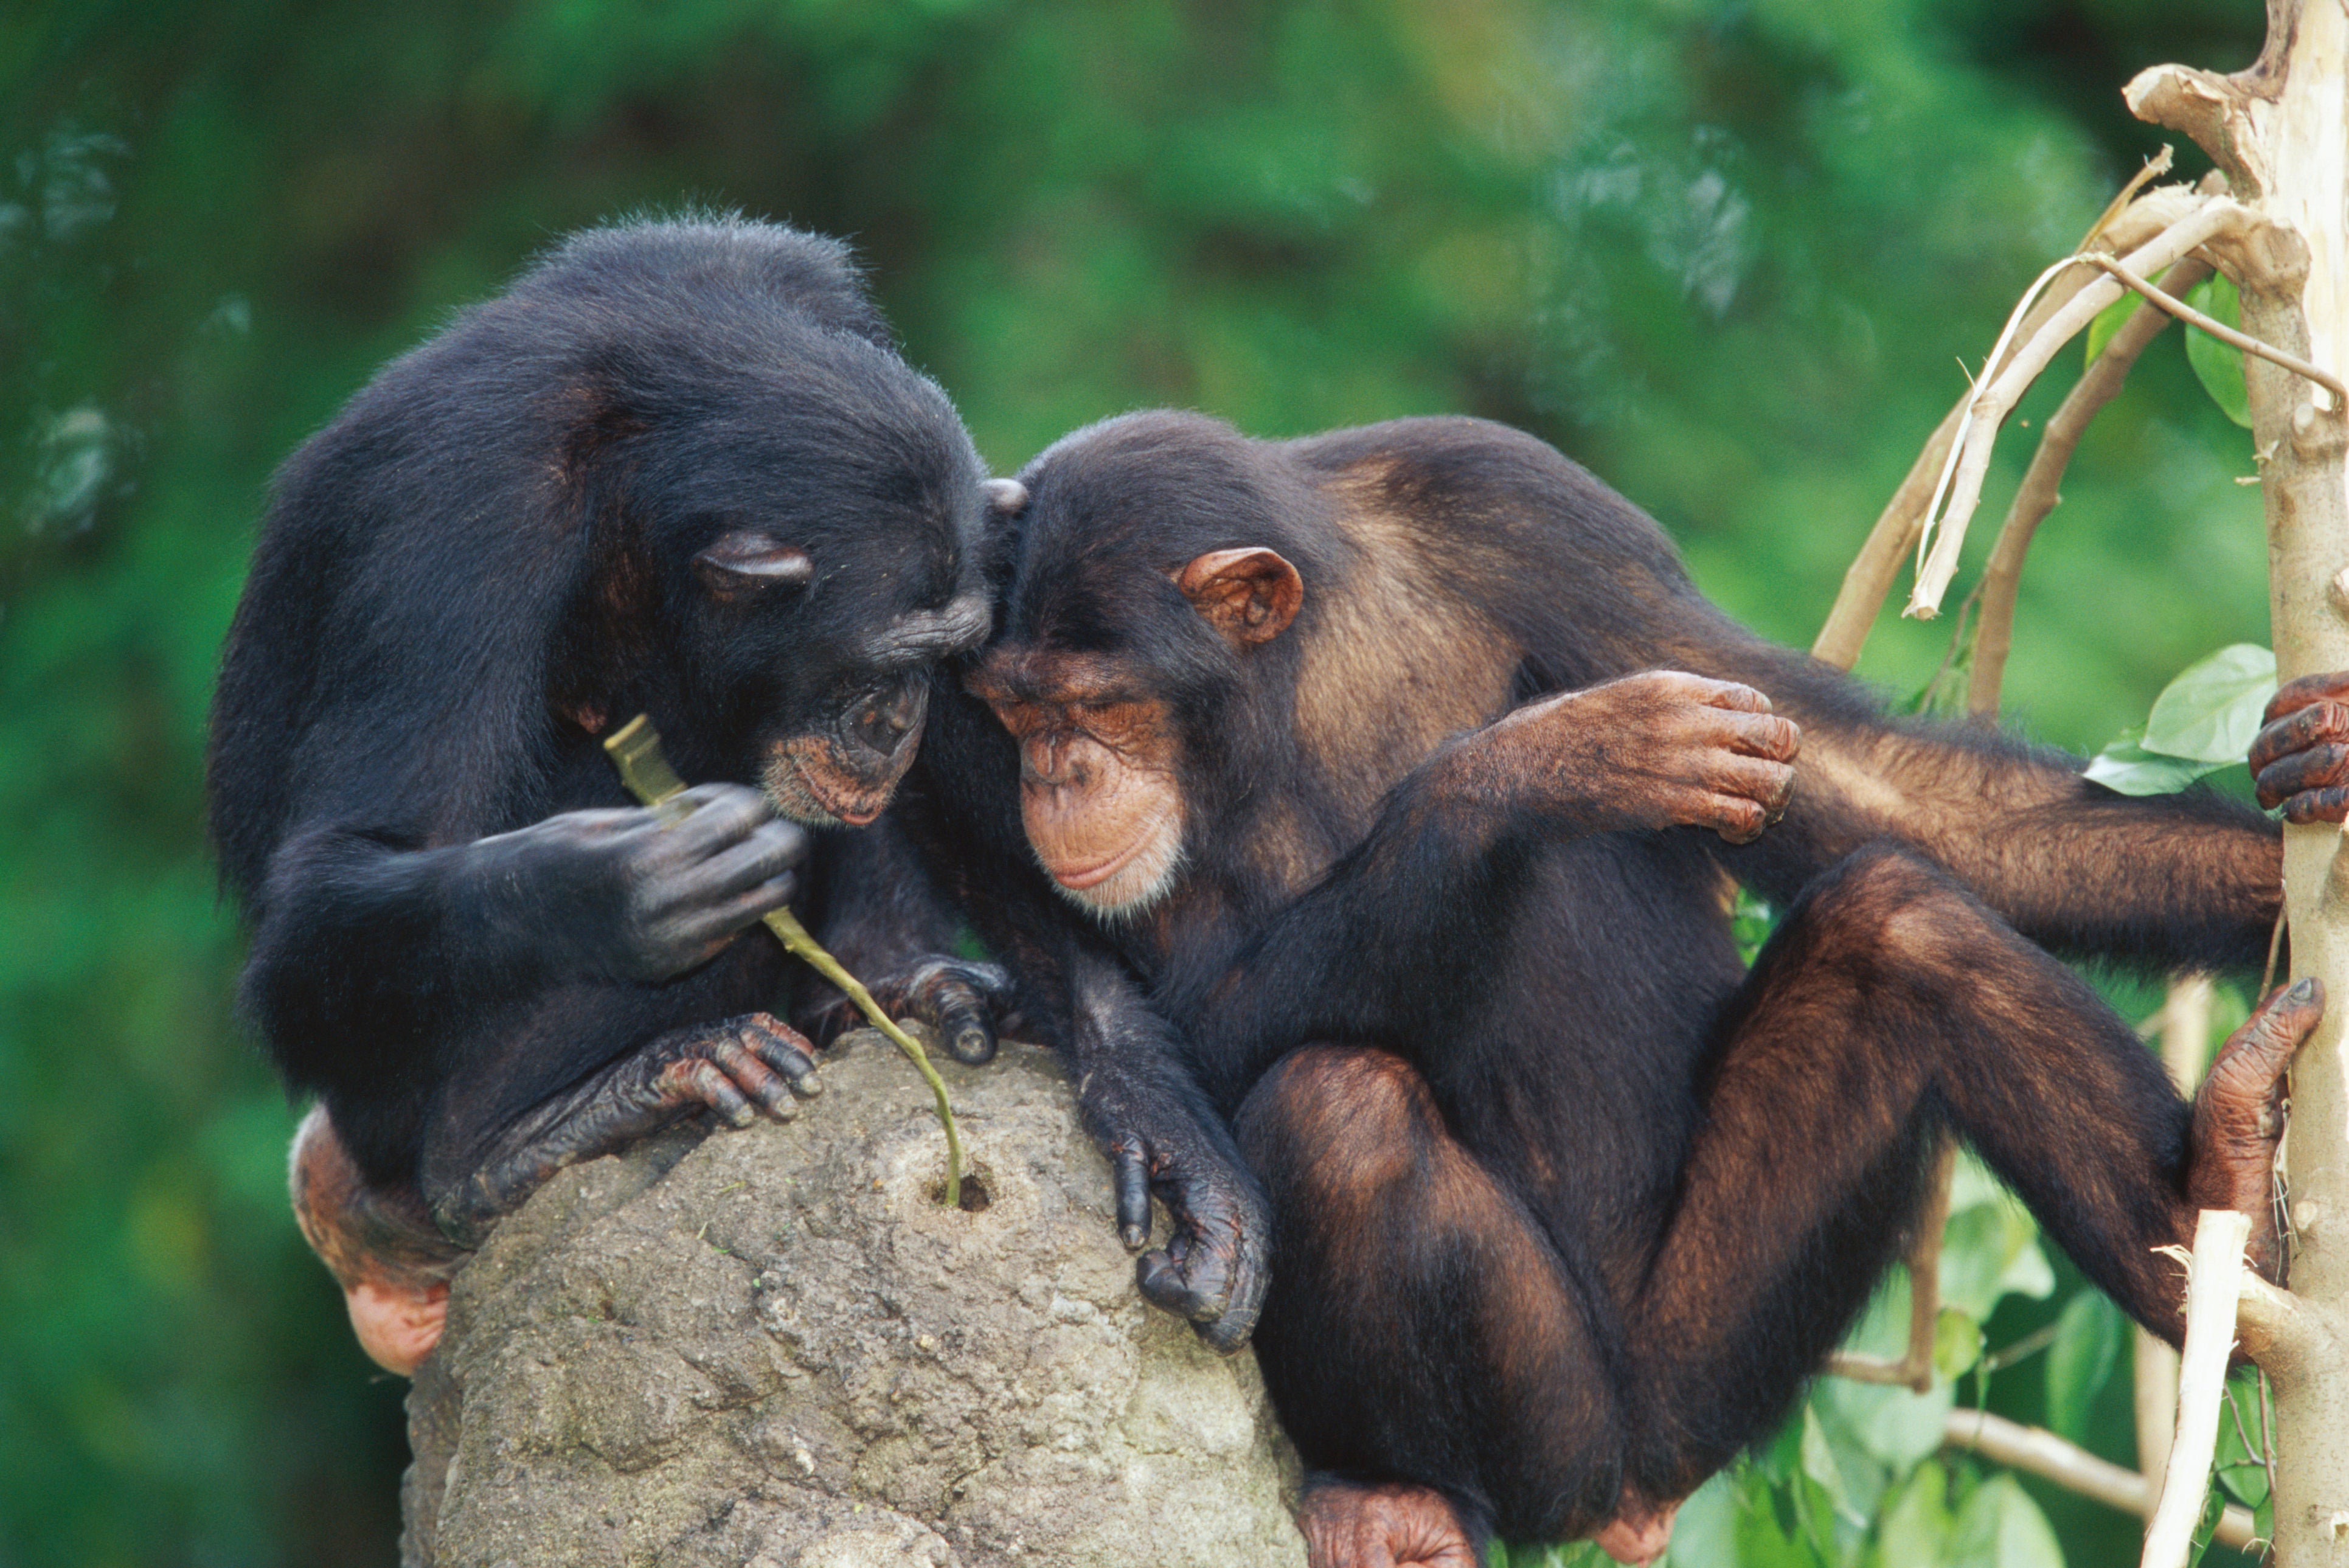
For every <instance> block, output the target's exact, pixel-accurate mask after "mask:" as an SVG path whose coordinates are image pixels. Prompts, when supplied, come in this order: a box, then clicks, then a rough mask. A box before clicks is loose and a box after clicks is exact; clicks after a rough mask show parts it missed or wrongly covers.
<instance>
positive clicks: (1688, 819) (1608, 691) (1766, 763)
mask: <svg viewBox="0 0 2349 1568" xmlns="http://www.w3.org/2000/svg"><path fill="white" fill-rule="evenodd" d="M1801 746H1802V734H1801V732H1800V731H1799V730H1797V729H1796V728H1795V726H1794V725H1793V724H1792V723H1791V722H1790V721H1788V720H1786V719H1784V718H1780V717H1777V716H1776V715H1775V714H1774V713H1772V712H1771V710H1770V699H1769V698H1768V697H1766V696H1763V695H1762V694H1761V693H1760V692H1758V691H1755V690H1754V688H1753V687H1752V686H1740V685H1738V684H1737V683H1736V682H1734V681H1719V680H1713V679H1710V678H1708V677H1707V676H1694V675H1688V674H1685V673H1683V672H1682V671H1678V670H1645V671H1642V672H1640V674H1638V675H1630V676H1622V677H1621V678H1619V679H1617V680H1611V681H1607V682H1604V683H1602V684H1601V685H1599V686H1590V687H1588V688H1586V689H1584V690H1582V691H1574V692H1568V693H1565V694H1564V695H1562V696H1554V697H1550V698H1547V700H1545V701H1541V702H1537V703H1531V704H1528V705H1527V706H1526V707H1521V708H1519V709H1517V710H1516V712H1514V713H1512V714H1510V715H1508V716H1507V717H1505V718H1502V719H1499V720H1497V721H1495V723H1494V724H1492V725H1490V726H1488V727H1486V728H1485V729H1484V730H1482V731H1480V732H1479V733H1478V734H1477V735H1475V736H1474V737H1472V738H1469V739H1468V740H1467V741H1466V742H1464V743H1463V745H1462V746H1461V748H1460V749H1459V751H1458V752H1457V753H1456V754H1455V757H1454V769H1456V771H1457V777H1458V778H1459V779H1460V780H1461V782H1462V784H1463V785H1464V787H1465V788H1466V789H1470V790H1472V791H1475V792H1479V793H1484V794H1486V795H1488V796H1489V798H1490V799H1493V800H1495V801H1496V802H1501V803H1505V804H1520V805H1521V804H1526V803H1534V804H1538V805H1541V806H1544V807H1546V808H1547V809H1548V810H1554V811H1556V812H1557V813H1558V814H1559V815H1561V816H1563V817H1565V818H1567V819H1568V820H1570V821H1571V822H1573V823H1574V824H1575V825H1576V826H1577V827H1578V828H1579V829H1581V830H1584V831H1589V832H1611V831H1616V830H1639V829H1649V828H1673V827H1694V828H1710V829H1712V830H1713V831H1714V832H1717V833H1719V834H1720V835H1721V836H1722V837H1723V839H1725V840H1727V841H1729V842H1731V843H1733V844H1746V843H1751V842H1753V841H1754V840H1755V839H1757V838H1760V837H1761V836H1762V832H1763V830H1764V829H1765V828H1767V827H1769V826H1770V824H1771V823H1773V822H1775V821H1776V820H1778V819H1779V818H1781V817H1783V816H1785V812H1786V806H1787V803H1788V802H1789V801H1791V800H1792V799H1794V794H1795V768H1794V762H1795V753H1796V752H1797V751H1798V750H1799V749H1800V748H1801Z"/></svg>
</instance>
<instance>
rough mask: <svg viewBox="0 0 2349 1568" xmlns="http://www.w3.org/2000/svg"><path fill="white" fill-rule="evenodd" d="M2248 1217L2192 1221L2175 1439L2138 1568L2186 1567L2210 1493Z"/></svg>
mask: <svg viewBox="0 0 2349 1568" xmlns="http://www.w3.org/2000/svg"><path fill="white" fill-rule="evenodd" d="M2250 1237H2251V1216H2250V1215H2248V1214H2241V1213H2238V1212H2235V1211H2234V1210H2232V1209H2205V1210H2203V1211H2202V1212H2201V1213H2200V1214H2199V1215H2198V1216H2196V1218H2195V1222H2194V1253H2193V1260H2192V1263H2191V1264H2190V1265H2189V1270H2188V1273H2187V1284H2186V1350H2185V1353H2184V1354H2183V1356H2182V1357H2180V1358H2179V1364H2178V1435H2177V1436H2176V1437H2175V1438H2174V1439H2171V1441H2170V1445H2169V1465H2168V1474H2167V1476H2166V1478H2165V1479H2164V1480H2163V1482H2162V1488H2161V1501H2159V1502H2158V1503H2157V1504H2155V1505H2154V1510H2153V1520H2152V1522H2151V1523H2150V1524H2148V1525H2147V1527H2146V1532H2145V1556H2144V1558H2143V1560H2142V1561H2143V1564H2144V1568H2186V1559H2187V1557H2188V1555H2189V1553H2191V1552H2192V1551H2193V1547H2194V1526H2195V1525H2196V1524H2197V1523H2198V1522H2199V1521H2200V1519H2201V1517H2202V1501H2203V1499H2204V1497H2206V1496H2207V1495H2208V1494H2209V1489H2210V1464H2211V1461H2212V1460H2215V1459H2216V1458H2217V1457H2218V1453H2219V1407H2220V1403H2221V1402H2222V1401H2223V1400H2224V1399H2225V1398H2226V1394H2227V1357H2228V1356H2229V1354H2230V1352H2231V1351H2232V1350H2233V1349H2234V1347H2235V1312H2236V1303H2237V1300H2238V1298H2239V1297H2240V1295H2241V1294H2242V1291H2241V1281H2242V1277H2243V1243H2245V1242H2246V1241H2248V1240H2249V1239H2250Z"/></svg>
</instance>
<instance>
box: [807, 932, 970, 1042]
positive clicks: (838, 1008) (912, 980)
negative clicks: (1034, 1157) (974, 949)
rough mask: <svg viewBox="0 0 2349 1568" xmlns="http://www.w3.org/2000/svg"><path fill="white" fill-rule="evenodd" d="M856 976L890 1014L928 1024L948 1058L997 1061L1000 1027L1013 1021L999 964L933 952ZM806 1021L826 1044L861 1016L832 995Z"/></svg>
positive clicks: (857, 1022)
mask: <svg viewBox="0 0 2349 1568" xmlns="http://www.w3.org/2000/svg"><path fill="white" fill-rule="evenodd" d="M857 978H859V979H860V980H863V981H864V988H865V989H866V990H867V991H870V992H871V993H872V994H873V1000H874V1001H875V1002H877V1003H879V1004H880V1006H881V1010H882V1011H883V1012H885V1013H886V1014H888V1015H889V1016H890V1017H891V1018H893V1019H897V1020H900V1021H902V1020H904V1019H906V1018H911V1019H913V1020H914V1021H915V1022H916V1023H918V1024H922V1025H924V1026H926V1027H927V1028H928V1029H929V1030H930V1031H931V1032H932V1033H933V1034H935V1035H936V1037H938V1039H939V1040H941V1041H942V1042H944V1043H945V1046H946V1049H947V1055H948V1056H950V1057H954V1059H955V1060H957V1061H958V1062H965V1063H968V1064H969V1065H970V1066H972V1067H978V1066H979V1065H980V1064H982V1063H985V1062H991V1061H993V1060H994V1059H995V1046H996V1040H997V1038H998V1037H999V1030H1000V1029H1001V1028H1007V1027H1009V1026H1010V1025H1011V1021H1012V1011H1011V1007H1012V1003H1011V978H1010V976H1009V975H1006V974H1005V973H1004V972H1003V969H1002V966H1001V965H995V964H978V963H974V962H972V961H971V960H968V959H964V958H946V957H940V956H936V955H932V956H929V957H926V958H923V959H921V960H919V961H918V962H916V964H914V965H911V966H910V967H908V968H905V969H903V970H900V971H898V972H897V973H895V974H891V975H880V976H878V977H875V976H874V975H859V976H857ZM804 1021H805V1022H806V1023H807V1024H808V1026H809V1028H808V1033H809V1034H810V1035H811V1036H812V1037H814V1038H815V1039H816V1040H817V1041H819V1042H821V1043H823V1044H827V1045H828V1044H830V1043H831V1041H832V1040H833V1038H834V1037H837V1036H838V1035H841V1034H843V1033H844V1032H845V1031H847V1030H850V1029H854V1028H858V1027H861V1026H863V1025H864V1022H865V1018H864V1014H863V1013H861V1012H859V1011H857V1008H856V1004H854V1002H851V1001H850V1000H849V999H848V998H847V997H845V996H839V995H835V996H834V997H833V999H832V1000H831V1001H829V1002H826V1003H824V1004H823V1006H821V1007H818V1008H816V1009H814V1010H813V1011H812V1012H810V1013H809V1014H807V1015H806V1016H805V1019H804Z"/></svg>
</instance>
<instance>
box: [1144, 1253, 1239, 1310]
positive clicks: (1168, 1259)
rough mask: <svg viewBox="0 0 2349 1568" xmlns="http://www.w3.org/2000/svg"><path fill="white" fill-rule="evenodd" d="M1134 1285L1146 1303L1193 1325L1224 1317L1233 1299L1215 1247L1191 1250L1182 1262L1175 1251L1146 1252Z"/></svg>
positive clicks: (1223, 1265) (1225, 1269) (1227, 1274)
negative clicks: (1229, 1301)
mask: <svg viewBox="0 0 2349 1568" xmlns="http://www.w3.org/2000/svg"><path fill="white" fill-rule="evenodd" d="M1178 1244H1179V1243H1178ZM1133 1283H1134V1285H1135V1286H1136V1288H1138V1289H1139V1290H1140V1291H1141V1292H1142V1296H1143V1300H1144V1301H1147V1302H1149V1303H1150V1304H1151V1305H1154V1306H1159V1307H1163V1308H1164V1309H1165V1310H1166V1311H1168V1312H1171V1313H1173V1314H1174V1315H1175V1316H1177V1317H1181V1318H1187V1319H1188V1320H1189V1321H1191V1322H1193V1323H1213V1322H1215V1321H1216V1319H1218V1318H1220V1317H1222V1316H1223V1315H1224V1305H1225V1303H1226V1300H1227V1299H1228V1298H1229V1296H1230V1291H1229V1289H1228V1288H1227V1287H1228V1284H1229V1271H1228V1269H1227V1268H1226V1263H1225V1259H1224V1257H1223V1256H1222V1254H1221V1253H1219V1252H1217V1251H1216V1249H1215V1248H1213V1247H1204V1246H1190V1247H1187V1248H1185V1256H1184V1257H1183V1258H1181V1259H1180V1260H1179V1261H1178V1260H1177V1259H1176V1258H1175V1256H1174V1253H1173V1251H1172V1250H1171V1249H1170V1250H1164V1251H1160V1252H1154V1253H1143V1254H1142V1256H1141V1258H1140V1259H1139V1260H1137V1261H1136V1262H1135V1264H1134V1265H1133Z"/></svg>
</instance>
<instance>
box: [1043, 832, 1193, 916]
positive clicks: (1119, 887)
mask: <svg viewBox="0 0 2349 1568" xmlns="http://www.w3.org/2000/svg"><path fill="white" fill-rule="evenodd" d="M1037 859H1038V860H1040V861H1043V856H1042V855H1041V854H1039V855H1038V856H1037ZM1182 869H1183V832H1182V828H1181V825H1180V823H1179V822H1174V821H1166V820H1160V821H1157V822H1154V823H1152V824H1151V826H1150V827H1149V828H1148V829H1147V830H1144V831H1143V832H1142V833H1141V834H1140V835H1138V836H1137V837H1136V838H1135V839H1134V840H1133V842H1131V843H1129V844H1127V845H1126V846H1125V847H1124V848H1123V849H1122V850H1119V851H1116V852H1115V853H1114V854H1112V855H1110V856H1109V857H1108V858H1107V859H1105V860H1100V861H1093V862H1092V864H1090V865H1085V866H1079V867H1075V868H1071V867H1068V866H1065V865H1059V864H1055V863H1053V862H1051V861H1044V871H1045V874H1047V875H1048V876H1050V878H1051V879H1052V891H1053V892H1057V893H1059V894H1060V895H1061V897H1062V898H1065V899H1067V900H1068V901H1069V902H1070V903H1073V904H1075V905H1077V906H1078V907H1079V908H1080V909H1082V910H1085V911H1086V912H1088V913H1092V914H1094V915H1098V916H1100V917H1102V918H1103V919H1115V918H1119V917H1122V916H1125V915H1132V914H1138V913H1141V912H1142V911H1143V910H1145V909H1148V908H1149V907H1150V906H1151V905H1152V904H1154V903H1158V901H1159V900H1161V899H1163V898H1164V897H1165V896H1166V895H1167V893H1168V892H1171V891H1173V889H1174V881H1175V878H1176V876H1177V874H1178V873H1180V872H1181V871H1182Z"/></svg>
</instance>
